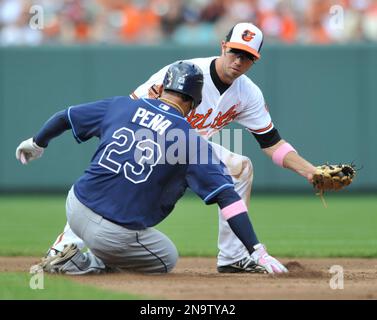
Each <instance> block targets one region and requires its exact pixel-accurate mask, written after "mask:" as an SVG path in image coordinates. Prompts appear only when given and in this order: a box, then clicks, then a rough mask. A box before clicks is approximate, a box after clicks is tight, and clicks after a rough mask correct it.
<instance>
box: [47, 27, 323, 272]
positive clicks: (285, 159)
mask: <svg viewBox="0 0 377 320" xmlns="http://www.w3.org/2000/svg"><path fill="white" fill-rule="evenodd" d="M262 44H263V34H262V32H261V31H260V30H259V29H258V28H257V27H256V26H255V25H253V24H251V23H239V24H237V25H235V26H234V27H233V28H232V29H231V30H230V32H229V33H228V35H227V36H226V39H225V41H222V43H221V55H220V56H215V57H208V58H197V59H191V60H188V61H189V62H192V63H195V64H197V65H198V66H199V67H200V68H201V69H202V70H203V73H204V87H203V99H202V102H201V103H200V104H199V106H198V107H197V108H196V109H195V110H191V111H190V112H189V114H188V115H187V116H186V120H187V121H188V122H189V123H190V124H191V126H192V127H193V128H194V129H196V130H197V132H198V133H200V135H201V136H202V137H203V138H205V139H208V138H210V137H211V136H213V134H214V133H216V132H218V131H220V130H221V129H222V128H224V127H225V126H226V125H228V124H229V123H230V122H232V121H236V122H238V123H240V124H241V125H243V126H245V127H246V128H247V130H248V131H249V132H250V133H252V134H253V135H254V137H255V138H256V140H257V141H258V143H259V145H260V147H261V148H262V150H263V151H264V153H266V154H267V155H268V156H269V157H270V158H271V159H272V161H273V162H274V163H275V164H276V165H278V166H280V167H284V168H288V169H291V170H293V171H295V172H297V173H298V174H300V175H302V176H303V177H305V178H307V179H308V180H309V181H310V182H311V180H312V174H313V173H314V172H315V170H316V168H315V167H314V166H313V165H312V164H311V163H309V162H308V161H306V160H305V159H303V158H302V157H301V156H299V155H298V153H297V152H296V150H295V149H294V148H293V147H292V146H291V145H290V144H289V143H287V142H286V141H284V140H283V139H281V137H280V135H279V132H278V130H277V129H276V127H275V126H274V124H273V122H272V120H271V116H270V114H269V112H268V110H267V108H266V103H265V101H264V98H263V94H262V92H261V90H260V89H259V88H258V86H257V85H255V84H254V83H253V81H252V80H251V79H250V78H248V77H247V76H246V75H245V73H246V72H247V71H248V70H249V69H250V68H251V67H252V65H253V63H254V62H255V61H256V60H257V59H259V58H260V51H261V48H262ZM168 68H169V66H166V67H164V68H162V69H161V70H160V71H158V72H157V73H155V74H154V75H152V76H151V77H150V79H149V80H148V81H147V82H145V83H144V84H142V85H141V86H140V87H138V88H137V89H136V90H135V91H134V92H133V93H132V94H131V97H132V98H134V99H137V98H146V97H158V96H159V95H160V92H161V84H162V82H163V79H164V75H165V73H166V71H167V70H168ZM211 146H212V148H213V150H214V151H215V152H216V154H217V156H218V157H219V158H220V159H221V160H222V162H223V163H224V164H225V165H226V166H227V168H228V171H229V172H230V174H231V175H232V179H233V182H234V185H235V190H236V192H237V193H238V194H239V195H240V196H241V198H242V200H243V202H244V203H245V205H246V206H248V203H249V199H250V193H251V185H252V181H253V166H252V163H251V161H250V160H249V159H248V158H247V157H244V156H242V155H238V154H235V153H232V152H231V151H229V150H227V149H225V148H224V147H222V146H220V145H218V144H215V143H211ZM72 242H73V243H76V244H77V245H78V246H79V248H83V246H84V243H83V242H82V240H81V239H79V238H78V237H77V236H76V235H75V234H74V232H72V229H71V228H70V226H69V223H67V225H66V226H65V229H64V232H63V233H62V234H61V235H59V236H58V237H57V239H56V241H55V243H54V244H53V245H52V247H51V249H50V250H49V251H48V254H47V256H50V255H54V254H56V253H57V252H60V251H62V250H63V248H64V246H65V245H66V244H68V243H72ZM218 247H219V254H218V262H217V269H218V271H219V272H252V271H253V269H252V268H249V264H248V257H249V252H248V251H247V250H246V248H245V247H244V245H243V244H242V242H241V241H240V240H239V239H238V237H237V236H236V235H235V234H234V232H233V231H232V230H231V228H230V227H229V225H228V223H227V221H226V219H224V217H223V215H222V214H221V210H219V236H218Z"/></svg>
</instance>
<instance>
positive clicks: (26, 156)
mask: <svg viewBox="0 0 377 320" xmlns="http://www.w3.org/2000/svg"><path fill="white" fill-rule="evenodd" d="M43 151H44V148H42V147H40V146H38V145H37V144H36V143H35V142H34V141H33V138H30V139H27V140H25V141H22V142H21V143H20V145H19V146H18V147H17V149H16V158H17V160H19V161H21V163H22V164H28V163H29V162H30V161H32V160H35V159H38V158H40V157H41V156H42V154H43Z"/></svg>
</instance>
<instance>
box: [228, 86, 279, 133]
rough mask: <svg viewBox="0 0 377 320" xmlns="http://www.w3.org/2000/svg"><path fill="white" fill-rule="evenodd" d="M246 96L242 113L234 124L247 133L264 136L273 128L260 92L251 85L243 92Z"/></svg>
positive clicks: (256, 87)
mask: <svg viewBox="0 0 377 320" xmlns="http://www.w3.org/2000/svg"><path fill="white" fill-rule="evenodd" d="M245 91H247V92H248V96H247V97H246V99H245V100H244V101H245V102H244V103H245V104H244V106H243V110H242V112H241V113H240V114H239V115H238V116H237V118H236V119H235V121H236V122H238V123H239V124H241V125H243V126H244V127H246V129H247V130H248V131H250V132H251V133H256V134H264V133H267V132H269V131H271V130H272V129H273V127H274V125H273V123H272V120H271V116H270V113H269V112H268V109H267V105H266V102H265V101H264V97H263V93H262V91H261V90H260V89H259V88H258V86H256V85H255V84H253V83H252V86H251V87H250V86H249V85H248V88H247V89H246V90H245Z"/></svg>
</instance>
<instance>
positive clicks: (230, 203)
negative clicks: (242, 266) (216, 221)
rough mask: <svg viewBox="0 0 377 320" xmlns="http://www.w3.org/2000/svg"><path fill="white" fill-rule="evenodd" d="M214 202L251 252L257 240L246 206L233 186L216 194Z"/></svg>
mask: <svg viewBox="0 0 377 320" xmlns="http://www.w3.org/2000/svg"><path fill="white" fill-rule="evenodd" d="M216 202H217V204H218V205H219V207H220V209H221V214H222V215H223V217H224V218H225V219H226V220H227V222H228V224H229V226H230V228H231V229H232V231H233V232H234V234H235V235H236V236H237V237H238V239H239V240H240V241H241V242H242V244H243V245H244V246H245V247H246V249H247V250H248V251H249V253H252V252H253V251H254V246H255V245H256V244H258V243H259V240H258V238H257V235H256V234H255V231H254V228H253V225H252V223H251V221H250V218H249V216H248V214H247V208H246V206H245V204H244V202H243V201H242V199H241V198H240V196H239V195H238V194H237V193H236V192H235V191H234V189H233V188H229V189H226V190H224V191H222V192H221V193H219V194H218V195H217V196H216Z"/></svg>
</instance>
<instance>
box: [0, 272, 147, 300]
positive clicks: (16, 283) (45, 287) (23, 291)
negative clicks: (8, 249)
mask: <svg viewBox="0 0 377 320" xmlns="http://www.w3.org/2000/svg"><path fill="white" fill-rule="evenodd" d="M39 281H40V282H38V281H36V280H35V279H34V278H33V276H32V275H30V274H27V273H21V272H13V273H10V272H6V273H0V284H1V290H0V300H14V299H22V300H82V299H85V300H86V299H88V300H89V299H90V300H125V299H127V300H130V299H133V300H134V299H142V297H138V296H135V295H130V294H125V293H116V292H112V291H109V290H101V289H98V288H95V287H92V286H86V285H80V284H78V283H75V282H73V281H72V280H70V279H67V277H61V276H53V275H46V274H44V276H43V280H42V281H41V280H39ZM30 283H31V286H30Z"/></svg>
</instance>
